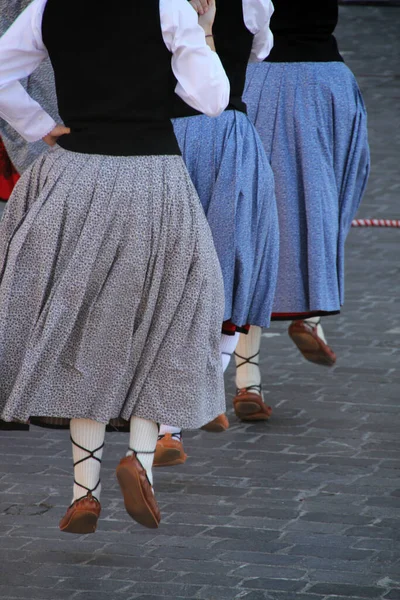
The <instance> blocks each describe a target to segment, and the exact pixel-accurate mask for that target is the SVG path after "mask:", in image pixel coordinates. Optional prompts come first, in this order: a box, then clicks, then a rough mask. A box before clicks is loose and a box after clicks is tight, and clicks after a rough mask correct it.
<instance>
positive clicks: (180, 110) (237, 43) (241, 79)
mask: <svg viewBox="0 0 400 600" xmlns="http://www.w3.org/2000/svg"><path fill="white" fill-rule="evenodd" d="M213 34H214V41H215V47H216V49H217V53H218V56H219V57H220V59H221V62H222V64H223V66H224V69H225V71H226V74H227V76H228V79H229V83H230V86H231V94H230V99H229V105H228V106H227V108H226V110H240V111H242V112H246V105H245V103H244V102H243V100H242V94H243V90H244V86H245V80H246V68H247V63H248V61H249V57H250V53H251V48H252V45H253V35H252V34H251V33H250V31H249V30H248V29H247V27H246V25H245V22H244V15H243V3H242V0H218V2H217V14H216V17H215V22H214V26H213ZM199 114H201V113H199V112H198V111H196V110H194V109H193V108H190V107H189V106H187V104H185V103H184V102H183V101H182V100H181V99H180V98H177V99H176V101H175V106H174V112H173V116H174V117H189V116H193V115H199Z"/></svg>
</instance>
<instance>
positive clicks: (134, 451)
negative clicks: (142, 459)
mask: <svg viewBox="0 0 400 600" xmlns="http://www.w3.org/2000/svg"><path fill="white" fill-rule="evenodd" d="M128 450H130V451H131V452H133V454H134V455H135V456H137V455H138V454H155V453H156V451H155V449H154V450H135V449H134V448H131V447H130V446H128Z"/></svg>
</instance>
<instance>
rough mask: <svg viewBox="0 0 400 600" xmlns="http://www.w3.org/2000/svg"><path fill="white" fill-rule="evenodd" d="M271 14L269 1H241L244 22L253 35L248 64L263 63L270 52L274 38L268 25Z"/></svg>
mask: <svg viewBox="0 0 400 600" xmlns="http://www.w3.org/2000/svg"><path fill="white" fill-rule="evenodd" d="M273 12H274V5H273V4H272V2H271V0H243V15H244V22H245V24H246V27H247V29H248V30H249V31H251V33H252V34H253V35H254V40H253V48H252V50H251V55H250V62H261V61H263V60H264V59H265V58H267V56H268V54H269V53H270V52H271V50H272V46H273V44H274V36H273V35H272V31H271V29H270V28H269V23H270V21H271V17H272V13H273Z"/></svg>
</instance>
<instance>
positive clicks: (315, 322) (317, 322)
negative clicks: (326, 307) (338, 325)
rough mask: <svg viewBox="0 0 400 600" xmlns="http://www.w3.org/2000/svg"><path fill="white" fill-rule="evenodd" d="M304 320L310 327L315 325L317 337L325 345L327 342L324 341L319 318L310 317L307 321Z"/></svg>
mask: <svg viewBox="0 0 400 600" xmlns="http://www.w3.org/2000/svg"><path fill="white" fill-rule="evenodd" d="M304 320H305V322H306V323H310V325H315V326H316V327H317V334H318V337H320V338H321V340H323V341H324V342H325V344H327V343H328V342H327V341H326V337H325V333H324V330H323V329H322V325H321V317H310V318H309V319H304Z"/></svg>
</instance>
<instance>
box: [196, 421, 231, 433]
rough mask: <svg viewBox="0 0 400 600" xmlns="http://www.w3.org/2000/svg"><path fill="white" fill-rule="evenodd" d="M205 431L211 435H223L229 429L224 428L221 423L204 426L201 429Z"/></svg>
mask: <svg viewBox="0 0 400 600" xmlns="http://www.w3.org/2000/svg"><path fill="white" fill-rule="evenodd" d="M201 429H202V430H203V431H208V432H209V433H222V432H223V431H227V429H228V427H224V426H223V425H221V423H213V422H212V421H211V423H207V425H203V427H202V428H201Z"/></svg>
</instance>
